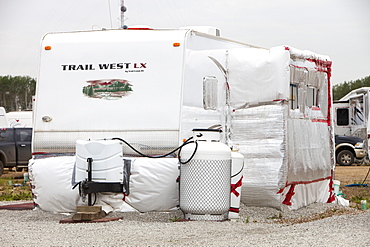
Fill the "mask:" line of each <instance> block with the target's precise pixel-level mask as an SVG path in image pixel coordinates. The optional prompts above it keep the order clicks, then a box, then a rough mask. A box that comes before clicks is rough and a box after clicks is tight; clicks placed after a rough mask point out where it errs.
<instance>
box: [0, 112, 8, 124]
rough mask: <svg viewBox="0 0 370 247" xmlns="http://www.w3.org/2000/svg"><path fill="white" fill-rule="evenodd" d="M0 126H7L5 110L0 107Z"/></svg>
mask: <svg viewBox="0 0 370 247" xmlns="http://www.w3.org/2000/svg"><path fill="white" fill-rule="evenodd" d="M0 127H8V120H7V118H6V110H5V108H4V107H0Z"/></svg>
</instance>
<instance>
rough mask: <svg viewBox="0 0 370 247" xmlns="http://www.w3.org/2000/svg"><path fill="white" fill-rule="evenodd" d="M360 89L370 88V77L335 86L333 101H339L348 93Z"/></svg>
mask: <svg viewBox="0 0 370 247" xmlns="http://www.w3.org/2000/svg"><path fill="white" fill-rule="evenodd" d="M360 87H370V76H366V77H365V78H362V79H358V80H355V81H349V82H343V83H341V84H338V85H334V86H333V100H339V99H340V98H342V97H343V96H345V95H346V94H347V93H349V92H351V91H352V90H354V89H357V88H360Z"/></svg>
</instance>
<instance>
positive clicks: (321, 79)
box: [29, 27, 334, 212]
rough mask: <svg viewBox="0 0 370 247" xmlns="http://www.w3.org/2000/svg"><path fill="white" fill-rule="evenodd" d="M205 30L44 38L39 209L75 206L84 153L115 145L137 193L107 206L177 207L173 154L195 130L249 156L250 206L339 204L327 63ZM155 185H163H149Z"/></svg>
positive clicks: (38, 103)
mask: <svg viewBox="0 0 370 247" xmlns="http://www.w3.org/2000/svg"><path fill="white" fill-rule="evenodd" d="M202 30H210V32H208V33H203V32H198V31H197V29H196V28H194V27H191V28H181V29H152V28H135V29H130V28H128V29H121V30H101V31H85V32H68V33H50V34H47V35H45V36H44V38H43V40H42V45H41V62H40V73H39V76H38V82H37V89H36V97H35V103H34V104H35V109H34V132H33V159H32V160H31V161H30V164H29V169H30V176H31V179H33V181H32V183H33V184H34V185H35V186H34V190H33V193H34V194H35V195H36V196H37V199H35V202H36V203H38V204H39V205H40V207H41V208H44V209H47V210H50V211H73V210H74V209H75V206H76V204H78V201H79V199H78V198H79V195H78V191H77V190H72V188H71V181H70V180H69V179H68V178H70V177H73V179H76V178H77V179H76V181H74V182H75V183H74V184H76V183H79V182H81V180H83V179H85V177H84V176H82V177H81V176H80V175H78V173H79V172H86V169H85V168H81V167H84V166H85V165H86V164H85V165H82V166H81V167H79V165H78V164H77V166H76V165H75V162H76V159H77V160H78V159H80V160H82V161H84V162H85V163H86V159H85V158H88V156H89V155H90V154H89V155H87V156H86V152H87V151H86V150H88V149H89V148H87V146H89V145H90V144H89V143H86V142H89V141H97V142H98V143H101V144H91V145H90V146H94V147H98V146H101V150H103V149H104V150H105V148H106V147H107V145H108V144H109V145H110V144H111V143H110V142H109V143H108V142H105V141H111V140H120V141H121V144H120V145H121V147H122V154H121V155H122V156H123V159H124V160H125V162H126V160H130V162H131V163H130V164H131V172H129V173H130V174H131V177H130V178H126V179H121V182H120V183H121V184H124V183H125V182H126V183H127V184H129V187H130V193H129V194H128V195H126V196H125V200H124V201H123V200H122V193H121V194H115V195H114V198H116V199H117V198H119V199H118V202H119V203H117V201H115V203H111V205H110V206H111V207H112V208H113V209H117V208H119V210H123V211H124V210H128V209H127V208H128V206H127V205H126V206H127V207H126V206H122V204H125V203H127V204H129V206H130V207H131V209H132V208H133V209H135V210H138V211H141V212H142V211H151V210H168V209H170V208H173V207H176V206H177V205H179V198H178V197H179V193H178V190H179V186H178V183H177V182H176V180H177V178H178V177H179V176H180V182H181V174H180V170H181V169H179V166H180V167H181V166H182V165H183V164H181V162H179V161H178V160H177V159H176V157H177V156H179V153H178V152H177V151H176V150H178V148H179V147H180V146H181V145H183V144H184V141H183V140H189V137H192V136H193V131H192V130H193V129H198V130H199V129H202V130H204V129H211V130H215V129H216V130H221V131H220V140H219V141H220V142H221V143H223V144H224V145H226V146H228V147H229V148H230V149H231V148H232V149H234V150H239V152H240V153H241V154H242V155H243V156H244V168H243V171H242V172H241V174H242V178H241V180H240V182H237V183H235V184H234V186H232V187H233V188H234V189H235V188H236V187H239V189H240V186H241V193H237V194H238V196H239V198H241V201H242V202H243V203H244V204H246V205H250V206H268V207H276V208H280V207H281V206H282V205H287V206H289V207H290V208H291V209H297V208H300V207H303V206H306V205H308V204H310V203H313V202H331V201H333V196H334V194H333V193H332V187H331V185H332V179H333V177H332V169H333V167H334V156H333V155H334V135H333V128H332V117H331V105H332V103H331V84H330V75H331V61H330V58H329V57H327V56H323V55H318V54H316V53H313V52H310V51H302V50H298V49H295V48H293V47H289V46H278V47H273V48H271V49H265V48H260V47H255V46H252V45H248V44H244V43H241V42H237V41H232V40H229V39H225V38H222V37H219V36H217V35H216V34H218V30H217V29H214V28H209V29H205V28H203V29H202ZM201 135H202V134H200V135H199V136H201ZM216 139H217V138H216ZM212 140H213V139H212ZM76 142H77V146H76ZM84 143H85V144H84ZM185 143H187V141H185ZM199 143H201V142H200V141H199ZM81 145H82V146H81ZM84 145H87V146H86V147H85V146H84ZM109 145H108V146H109ZM112 145H115V144H114V143H113V144H112ZM76 147H77V152H82V154H81V155H80V154H78V153H76ZM103 147H104V148H103ZM134 149H135V150H136V151H139V153H140V154H138V152H136V151H134ZM89 150H90V149H89ZM94 150H95V149H94ZM112 150H113V149H112ZM114 150H116V149H114ZM173 150H175V152H172V151H173ZM91 152H92V153H94V152H97V151H96V150H95V151H94V152H93V151H91ZM99 152H100V151H99ZM112 152H113V151H112ZM168 153H171V155H169V156H166V157H164V158H159V159H157V158H153V159H151V158H148V157H146V158H141V157H140V156H141V155H145V156H151V157H153V156H159V155H163V154H168ZM190 154H191V152H190ZM190 154H189V156H190ZM112 155H113V154H112ZM114 155H115V156H114V157H118V156H116V155H118V154H117V153H116V152H115V154H114ZM194 155H195V156H194ZM194 155H193V156H194V157H197V156H196V149H195V150H194ZM180 156H181V154H180ZM76 157H77V158H76ZM79 157H82V158H79ZM225 157H230V155H227V156H225ZM239 157H240V156H239ZM183 158H184V157H182V158H181V157H180V161H181V160H183ZM96 159H97V158H96ZM190 159H191V157H190ZM90 161H91V160H90ZM125 162H123V163H125ZM77 163H78V162H77ZM125 164H126V165H127V164H128V163H127V162H126V163H125ZM89 165H90V164H89ZM86 166H87V165H86ZM92 166H94V163H92ZM123 166H125V165H123ZM126 168H127V167H126ZM58 169H59V170H58ZM112 169H113V168H112ZM114 169H118V170H121V171H122V169H121V168H114ZM142 169H144V170H142ZM205 169H207V168H205ZM45 170H48V172H46V171H45ZM145 171H146V172H145ZM148 171H149V172H148ZM76 173H77V176H76V175H75V174H76ZM123 173H125V172H123ZM46 174H47V175H46ZM51 174H53V176H55V177H53V176H51ZM80 174H81V173H80ZM96 174H97V173H96ZM126 174H127V172H126ZM164 174H168V176H167V177H166V178H163V177H162V178H161V179H157V178H155V176H157V177H158V176H162V175H164ZM58 176H65V177H64V178H63V179H59V178H58ZM86 176H87V175H86ZM92 176H93V177H94V176H95V175H94V173H93V175H92ZM95 177H96V176H95ZM107 177H108V175H107ZM122 177H123V175H121V178H122ZM148 177H150V178H148ZM150 179H154V180H155V179H157V180H156V183H152V184H145V181H149V180H150ZM56 180H58V181H66V182H65V184H64V185H62V183H58V184H54V182H53V181H56ZM93 180H94V179H93ZM95 181H98V179H96V180H95ZM143 181H144V182H143ZM43 183H48V184H49V186H48V188H46V186H42V184H43ZM141 183H144V184H145V185H144V186H143V185H142V184H141ZM40 184H41V186H38V185H40ZM51 184H53V185H51ZM153 184H154V185H155V186H154V185H153ZM141 186H142V187H141ZM204 186H206V187H207V185H204ZM180 187H181V186H180ZM39 188H40V189H39ZM48 189H50V190H48ZM115 191H116V190H115ZM164 191H165V192H164ZM50 193H52V194H53V195H54V196H53V198H54V199H53V200H54V201H53V202H52V201H51V200H50V199H49V198H50V197H48V195H49V194H50ZM57 194H59V195H60V197H59V198H60V199H57V200H56V199H55V198H58V197H57ZM235 194H236V193H235ZM140 195H143V196H142V197H140ZM169 197H171V198H170V199H169ZM147 198H150V199H149V200H147ZM56 201H57V202H56ZM98 201H99V198H98ZM107 201H108V200H105V203H104V205H106V204H109V203H106V202H107ZM154 202H155V203H154ZM158 203H160V204H161V203H162V204H161V205H158V206H156V207H154V206H153V205H154V204H158ZM117 204H119V206H117ZM180 204H181V202H180ZM112 205H115V206H112Z"/></svg>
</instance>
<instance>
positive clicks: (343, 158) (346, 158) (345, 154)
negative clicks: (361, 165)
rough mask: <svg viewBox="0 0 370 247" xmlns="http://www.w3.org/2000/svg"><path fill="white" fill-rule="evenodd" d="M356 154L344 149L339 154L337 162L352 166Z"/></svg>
mask: <svg viewBox="0 0 370 247" xmlns="http://www.w3.org/2000/svg"><path fill="white" fill-rule="evenodd" d="M354 160H355V156H354V155H353V153H352V152H351V151H349V150H342V151H340V152H339V153H338V155H337V163H338V165H340V166H350V165H352V164H353V162H354Z"/></svg>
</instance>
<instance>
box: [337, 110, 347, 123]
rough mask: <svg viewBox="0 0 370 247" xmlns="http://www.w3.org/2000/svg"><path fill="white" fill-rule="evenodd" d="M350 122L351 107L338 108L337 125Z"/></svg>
mask: <svg viewBox="0 0 370 247" xmlns="http://www.w3.org/2000/svg"><path fill="white" fill-rule="evenodd" d="M348 124H349V109H348V108H338V109H337V125H338V126H345V125H348Z"/></svg>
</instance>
